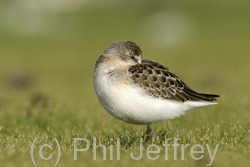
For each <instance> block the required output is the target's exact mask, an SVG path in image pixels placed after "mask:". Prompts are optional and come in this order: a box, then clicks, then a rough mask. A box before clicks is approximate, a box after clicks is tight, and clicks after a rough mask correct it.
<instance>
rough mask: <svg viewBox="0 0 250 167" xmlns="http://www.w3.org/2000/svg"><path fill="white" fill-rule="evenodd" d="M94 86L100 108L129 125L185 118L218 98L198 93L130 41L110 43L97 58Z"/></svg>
mask: <svg viewBox="0 0 250 167" xmlns="http://www.w3.org/2000/svg"><path fill="white" fill-rule="evenodd" d="M93 84H94V89H95V92H96V94H97V97H98V99H99V101H100V103H101V105H102V106H103V108H104V109H105V110H106V111H107V112H108V113H109V114H111V115H112V116H114V117H115V118H117V119H119V120H122V121H124V122H127V123H130V124H137V125H146V126H147V129H146V135H150V133H151V131H152V129H151V127H150V125H151V124H153V123H157V122H162V121H167V120H171V119H174V118H176V117H179V116H181V115H184V114H185V113H186V111H188V110H191V109H195V108H199V107H203V106H209V105H214V104H217V102H216V100H217V98H218V97H220V96H219V95H216V94H205V93H198V92H196V91H194V90H193V89H191V88H190V87H189V86H187V85H186V84H185V83H184V82H183V81H182V80H181V79H180V78H179V77H178V76H177V75H175V74H174V73H173V72H172V71H171V70H170V69H169V68H168V67H166V66H164V65H161V64H160V63H157V62H154V61H152V60H149V59H145V60H142V50H141V49H140V47H139V46H138V45H137V44H136V43H134V42H132V41H130V40H123V41H117V42H114V43H112V44H111V45H110V46H109V47H108V48H107V49H106V50H105V51H104V52H103V53H102V54H101V55H100V56H99V58H98V59H97V61H96V63H95V68H94V73H93Z"/></svg>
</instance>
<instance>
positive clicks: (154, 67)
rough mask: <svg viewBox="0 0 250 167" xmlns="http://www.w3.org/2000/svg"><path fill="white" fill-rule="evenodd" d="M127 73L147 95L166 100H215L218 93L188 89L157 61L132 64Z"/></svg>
mask: <svg viewBox="0 0 250 167" xmlns="http://www.w3.org/2000/svg"><path fill="white" fill-rule="evenodd" d="M129 75H130V77H131V78H132V80H133V81H134V83H135V84H138V85H139V86H140V87H142V88H143V89H145V90H146V91H147V92H148V94H149V95H151V96H154V97H159V98H164V99H168V100H173V101H178V102H185V101H210V102H213V101H216V98H217V97H219V96H218V95H212V94H202V93H198V92H195V91H193V90H192V89H190V88H189V87H188V86H187V85H186V84H185V83H184V82H183V81H181V80H180V78H178V77H177V76H176V75H175V74H173V73H172V72H171V71H170V70H169V69H168V68H167V67H165V66H163V65H160V64H159V63H156V62H153V61H150V60H143V61H142V63H141V64H137V65H133V66H131V67H130V69H129Z"/></svg>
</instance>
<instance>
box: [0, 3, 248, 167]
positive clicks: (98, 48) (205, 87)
mask: <svg viewBox="0 0 250 167" xmlns="http://www.w3.org/2000/svg"><path fill="white" fill-rule="evenodd" d="M249 7H250V4H249V3H243V2H241V3H240V2H238V3H236V2H232V3H228V4H220V3H217V2H216V1H214V2H203V3H199V2H189V3H188V2H182V3H178V2H168V3H150V2H147V3H142V2H140V3H139V2H132V1H131V2H127V3H125V2H123V3H122V4H119V3H117V4H113V5H107V6H105V7H99V8H95V7H93V6H92V7H91V8H83V9H82V10H77V11H74V12H68V13H60V14H58V15H59V16H60V17H59V18H60V19H61V20H63V21H62V22H60V24H59V27H57V28H58V30H61V29H60V27H61V26H62V27H64V26H65V25H69V24H72V25H71V26H72V27H73V29H72V30H70V29H69V30H68V29H67V28H64V29H62V30H61V31H62V33H61V35H62V36H63V34H66V35H65V36H67V37H69V38H66V40H65V38H63V37H62V38H58V37H56V38H54V37H53V36H50V35H48V36H23V35H17V34H15V33H13V32H9V31H5V32H4V33H1V34H0V35H1V38H0V46H1V49H0V57H1V59H0V92H1V94H0V162H1V165H2V166H33V163H32V161H31V158H30V147H31V145H32V142H33V141H34V139H35V138H36V139H37V141H36V143H35V144H34V158H35V161H36V164H37V166H54V165H55V162H56V157H57V153H58V152H57V145H56V142H55V141H54V138H56V139H57V140H58V142H59V143H60V147H61V151H62V155H61V159H60V161H59V163H58V166H99V165H102V166H103V167H106V166H206V164H209V162H210V157H209V153H208V150H207V149H206V144H208V145H209V146H210V148H211V151H212V152H214V150H215V148H216V145H217V144H219V147H218V151H217V153H216V156H215V159H214V162H213V164H212V166H236V165H237V166H248V165H249V163H250V160H249V157H250V151H249V150H250V135H249V132H250V123H249V120H250V116H249V109H250V102H249V98H250V97H249V95H250V89H249V85H250V79H249V71H250V67H249V60H250V59H249V55H250V50H249V47H248V45H249V43H250V38H249V34H250V33H249V30H250V23H249V21H248V20H249V17H248V16H249V15H250V12H249ZM163 10H166V11H177V12H180V13H184V14H185V15H187V16H189V17H190V18H192V20H193V22H195V25H196V30H197V34H196V36H195V37H193V38H192V39H190V40H191V41H192V42H190V43H189V42H187V43H184V44H182V45H176V46H168V45H166V46H165V47H157V46H155V45H153V44H152V43H153V41H150V34H147V33H146V32H148V31H145V30H144V29H145V27H144V26H145V22H146V21H147V19H148V18H150V17H151V16H152V15H154V14H155V13H158V12H160V11H163ZM62 18H63V19H62ZM72 20H73V21H72ZM121 39H130V40H133V41H135V42H136V43H137V44H138V45H139V46H140V47H141V49H142V50H143V57H144V58H148V59H153V60H155V61H158V62H161V63H162V64H164V65H166V66H168V67H169V68H170V69H171V70H172V71H173V72H174V73H176V74H177V75H178V76H179V77H181V78H182V79H183V80H184V81H185V82H186V83H187V84H188V85H189V86H190V87H192V88H194V89H196V90H198V91H200V92H204V93H217V94H220V95H221V97H220V98H219V99H218V103H219V104H218V105H215V106H210V107H206V108H200V109H197V110H193V111H189V112H187V113H186V115H185V116H182V117H180V118H177V119H174V120H170V121H166V122H162V123H157V124H153V125H152V128H153V137H152V139H151V140H149V141H148V142H144V154H143V157H142V159H141V160H138V161H135V160H133V159H132V158H131V157H130V153H131V152H133V153H134V155H135V156H139V150H140V145H139V141H140V138H144V139H145V135H144V132H145V130H146V127H145V126H136V125H131V124H126V123H124V122H121V121H118V120H116V119H115V118H113V117H112V116H110V115H109V114H108V113H107V112H106V111H105V110H104V109H103V108H102V107H101V105H100V103H99V101H98V99H97V97H96V95H95V92H94V88H93V84H92V73H93V69H94V64H95V61H96V59H97V58H98V56H99V55H100V54H101V53H102V52H103V50H104V49H105V48H106V47H107V46H108V45H110V44H111V43H112V42H114V41H117V40H121ZM20 71H21V74H20ZM16 76H19V77H20V76H21V78H23V79H24V81H25V82H24V83H23V84H22V82H21V81H19V80H18V81H17V80H15V78H16ZM13 78H14V79H13ZM13 80H14V81H13ZM74 138H85V139H87V140H89V142H90V148H89V150H88V151H85V152H83V153H78V160H76V161H75V160H74ZM94 138H96V140H97V144H103V145H105V146H106V147H107V160H106V161H104V160H102V149H101V148H98V149H97V160H93V151H94V148H93V139H94ZM110 138H114V141H113V142H112V141H110ZM117 138H120V141H121V149H120V154H121V155H120V160H116V144H117V143H116V139H117ZM168 138H169V139H170V144H173V142H174V139H176V138H179V141H178V142H179V144H189V145H190V147H187V148H186V149H185V157H184V158H185V159H184V160H181V149H180V147H179V148H178V150H177V160H174V148H173V147H170V148H169V150H168V151H169V152H168V154H169V159H168V160H165V159H164V158H165V152H164V146H163V144H164V142H165V140H166V139H168ZM44 144H50V145H51V146H52V150H50V149H49V148H47V147H46V148H44V150H43V155H44V157H48V156H49V155H50V154H51V155H53V156H52V159H50V160H48V161H45V160H42V159H41V158H40V157H39V149H40V147H41V146H42V145H44ZM111 144H112V145H113V146H114V160H110V156H109V152H110V145H111ZM151 144H155V145H157V146H159V148H160V153H159V155H160V157H159V159H158V160H155V161H153V160H149V159H148V158H147V156H146V149H147V147H148V146H150V145H151ZM195 144H200V145H202V146H203V147H204V152H205V154H204V158H203V159H202V160H199V161H195V160H193V158H192V157H191V155H190V149H191V146H193V145H195ZM77 147H78V148H85V147H86V143H84V142H79V143H78V145H77ZM198 155H199V154H198ZM198 155H197V157H198ZM155 156H156V154H152V157H155Z"/></svg>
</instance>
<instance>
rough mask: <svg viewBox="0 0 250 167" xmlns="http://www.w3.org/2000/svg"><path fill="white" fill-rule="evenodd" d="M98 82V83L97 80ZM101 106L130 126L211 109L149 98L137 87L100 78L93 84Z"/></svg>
mask: <svg viewBox="0 0 250 167" xmlns="http://www.w3.org/2000/svg"><path fill="white" fill-rule="evenodd" d="M99 81H100V80H99ZM95 90H96V93H97V96H98V98H99V100H100V102H101V104H102V106H103V107H104V108H105V109H106V110H107V111H108V112H109V113H110V114H111V115H113V116H114V117H116V118H117V119H120V120H123V121H125V122H128V123H133V124H148V123H155V122H161V121H166V120H169V119H174V118H176V117H179V116H180V115H183V114H185V111H187V110H190V109H193V108H197V107H202V106H206V105H211V104H215V103H211V102H185V103H180V102H174V101H169V100H166V99H163V98H156V97H151V96H150V95H148V94H146V92H145V90H144V89H142V88H140V87H139V86H137V85H127V84H114V83H113V82H112V83H111V81H108V80H106V77H103V78H102V81H101V82H98V83H96V82H95Z"/></svg>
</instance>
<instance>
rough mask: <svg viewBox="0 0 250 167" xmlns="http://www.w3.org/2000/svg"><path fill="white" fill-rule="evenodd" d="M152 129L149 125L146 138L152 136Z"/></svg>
mask: <svg viewBox="0 0 250 167" xmlns="http://www.w3.org/2000/svg"><path fill="white" fill-rule="evenodd" d="M151 131H152V129H151V128H150V124H147V130H146V136H150V134H151Z"/></svg>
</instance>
